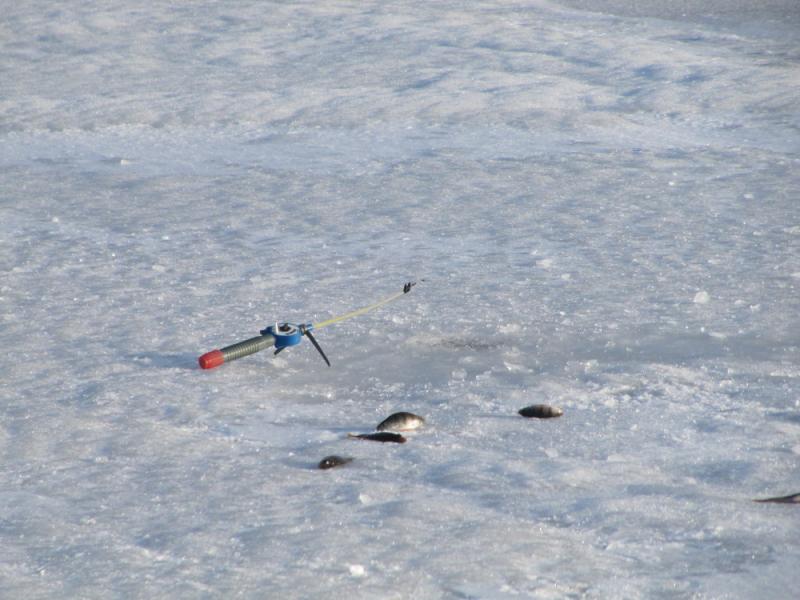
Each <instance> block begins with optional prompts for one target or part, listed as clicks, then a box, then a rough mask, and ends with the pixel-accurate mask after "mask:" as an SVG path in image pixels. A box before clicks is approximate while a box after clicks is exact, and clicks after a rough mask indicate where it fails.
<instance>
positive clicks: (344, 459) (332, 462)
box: [318, 454, 353, 469]
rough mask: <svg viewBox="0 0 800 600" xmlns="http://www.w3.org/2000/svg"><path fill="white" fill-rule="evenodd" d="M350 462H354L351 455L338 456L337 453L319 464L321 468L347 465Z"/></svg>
mask: <svg viewBox="0 0 800 600" xmlns="http://www.w3.org/2000/svg"><path fill="white" fill-rule="evenodd" d="M349 462H353V459H352V458H350V457H349V456H336V455H335V454H331V455H330V456H326V457H325V458H323V459H322V460H321V461H319V465H318V466H319V468H320V469H332V468H333V467H341V466H342V465H346V464H347V463H349Z"/></svg>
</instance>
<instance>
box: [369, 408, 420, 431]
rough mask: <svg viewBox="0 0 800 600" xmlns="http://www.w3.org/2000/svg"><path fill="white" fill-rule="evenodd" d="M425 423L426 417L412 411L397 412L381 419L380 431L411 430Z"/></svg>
mask: <svg viewBox="0 0 800 600" xmlns="http://www.w3.org/2000/svg"><path fill="white" fill-rule="evenodd" d="M424 424H425V419H423V418H422V417H420V416H419V415H415V414H414V413H410V412H396V413H394V414H393V415H389V416H388V417H386V418H385V419H384V420H383V421H381V422H380V423H379V424H378V426H377V427H376V428H375V429H377V430H378V431H411V430H412V429H417V428H418V427H422V426H423V425H424Z"/></svg>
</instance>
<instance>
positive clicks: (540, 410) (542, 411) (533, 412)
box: [519, 404, 564, 419]
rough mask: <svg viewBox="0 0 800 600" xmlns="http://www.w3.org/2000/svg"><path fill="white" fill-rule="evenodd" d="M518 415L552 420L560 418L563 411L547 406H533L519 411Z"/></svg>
mask: <svg viewBox="0 0 800 600" xmlns="http://www.w3.org/2000/svg"><path fill="white" fill-rule="evenodd" d="M519 414H521V415H522V416H523V417H528V418H529V419H530V418H532V417H536V418H537V419H552V418H553V417H560V416H561V415H563V414H564V411H563V410H561V409H560V408H558V407H557V406H550V405H549V404H533V405H531V406H526V407H525V408H521V409H520V410H519Z"/></svg>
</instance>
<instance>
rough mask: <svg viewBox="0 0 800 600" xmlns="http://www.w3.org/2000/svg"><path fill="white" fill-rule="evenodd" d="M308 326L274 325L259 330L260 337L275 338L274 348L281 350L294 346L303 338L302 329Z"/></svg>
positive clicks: (294, 324) (292, 324) (308, 326)
mask: <svg viewBox="0 0 800 600" xmlns="http://www.w3.org/2000/svg"><path fill="white" fill-rule="evenodd" d="M308 328H310V325H297V324H296V323H275V325H270V326H269V327H267V328H266V329H262V330H261V332H260V333H261V335H267V334H270V335H271V336H272V337H274V338H275V348H276V349H277V350H283V349H284V348H286V347H287V346H296V345H297V344H299V343H300V341H301V339H302V337H303V329H308Z"/></svg>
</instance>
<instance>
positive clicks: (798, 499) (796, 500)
mask: <svg viewBox="0 0 800 600" xmlns="http://www.w3.org/2000/svg"><path fill="white" fill-rule="evenodd" d="M753 502H774V503H776V504H800V494H791V495H789V496H777V497H776V498H764V499H762V500H753Z"/></svg>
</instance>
